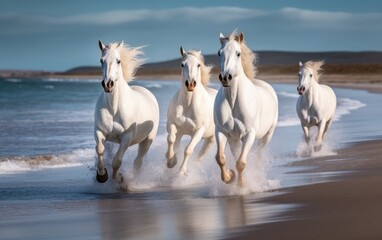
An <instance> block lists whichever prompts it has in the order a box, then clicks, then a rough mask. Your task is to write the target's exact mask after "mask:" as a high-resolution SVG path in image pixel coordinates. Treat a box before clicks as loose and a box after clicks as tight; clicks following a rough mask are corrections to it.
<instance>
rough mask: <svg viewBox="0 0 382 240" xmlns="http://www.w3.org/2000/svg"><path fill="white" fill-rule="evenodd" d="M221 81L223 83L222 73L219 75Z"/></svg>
mask: <svg viewBox="0 0 382 240" xmlns="http://www.w3.org/2000/svg"><path fill="white" fill-rule="evenodd" d="M219 80H220V81H223V77H222V74H221V73H220V74H219Z"/></svg>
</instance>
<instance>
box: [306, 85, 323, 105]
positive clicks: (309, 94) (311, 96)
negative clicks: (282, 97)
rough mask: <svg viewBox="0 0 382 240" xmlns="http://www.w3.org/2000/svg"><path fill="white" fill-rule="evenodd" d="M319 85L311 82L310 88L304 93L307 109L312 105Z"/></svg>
mask: <svg viewBox="0 0 382 240" xmlns="http://www.w3.org/2000/svg"><path fill="white" fill-rule="evenodd" d="M319 88H320V85H319V84H318V82H316V81H314V80H312V83H311V86H310V88H309V89H308V90H307V91H306V93H305V94H304V95H305V101H307V102H308V105H309V107H310V106H312V105H313V104H314V102H315V101H316V99H317V97H318V91H319Z"/></svg>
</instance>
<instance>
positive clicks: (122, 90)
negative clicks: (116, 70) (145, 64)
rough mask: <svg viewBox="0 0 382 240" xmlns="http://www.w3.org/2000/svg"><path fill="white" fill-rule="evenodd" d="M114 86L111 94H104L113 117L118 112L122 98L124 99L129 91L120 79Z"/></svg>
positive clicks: (124, 82) (128, 87) (125, 83)
mask: <svg viewBox="0 0 382 240" xmlns="http://www.w3.org/2000/svg"><path fill="white" fill-rule="evenodd" d="M115 84H116V85H115V86H114V90H113V92H111V93H105V95H106V99H107V102H108V106H109V109H111V111H112V114H113V115H115V114H116V113H117V112H118V111H119V109H120V108H121V106H122V105H121V103H122V102H123V98H126V95H127V94H128V93H129V92H130V91H131V88H130V86H129V85H128V84H127V82H126V81H125V80H124V79H123V78H120V79H119V80H118V81H116V83H115Z"/></svg>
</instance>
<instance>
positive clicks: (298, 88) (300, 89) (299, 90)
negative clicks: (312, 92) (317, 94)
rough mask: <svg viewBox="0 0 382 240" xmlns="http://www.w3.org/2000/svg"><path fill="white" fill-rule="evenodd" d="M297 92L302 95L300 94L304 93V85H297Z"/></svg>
mask: <svg viewBox="0 0 382 240" xmlns="http://www.w3.org/2000/svg"><path fill="white" fill-rule="evenodd" d="M297 92H298V95H302V94H304V92H305V87H304V86H298V87H297Z"/></svg>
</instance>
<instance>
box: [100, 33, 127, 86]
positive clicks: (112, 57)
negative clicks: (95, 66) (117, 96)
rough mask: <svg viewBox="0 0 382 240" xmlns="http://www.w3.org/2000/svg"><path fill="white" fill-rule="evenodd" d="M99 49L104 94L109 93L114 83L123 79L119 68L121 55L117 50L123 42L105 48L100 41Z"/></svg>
mask: <svg viewBox="0 0 382 240" xmlns="http://www.w3.org/2000/svg"><path fill="white" fill-rule="evenodd" d="M98 44H99V48H100V49H101V52H102V55H101V67H102V87H103V89H104V90H105V92H106V93H111V92H112V91H113V89H114V86H115V82H116V81H117V80H118V79H120V78H123V77H122V67H121V55H120V52H119V48H120V47H121V46H123V41H122V42H120V43H116V44H115V43H113V44H110V45H107V46H105V45H104V44H103V43H102V41H101V40H99V42H98Z"/></svg>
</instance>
